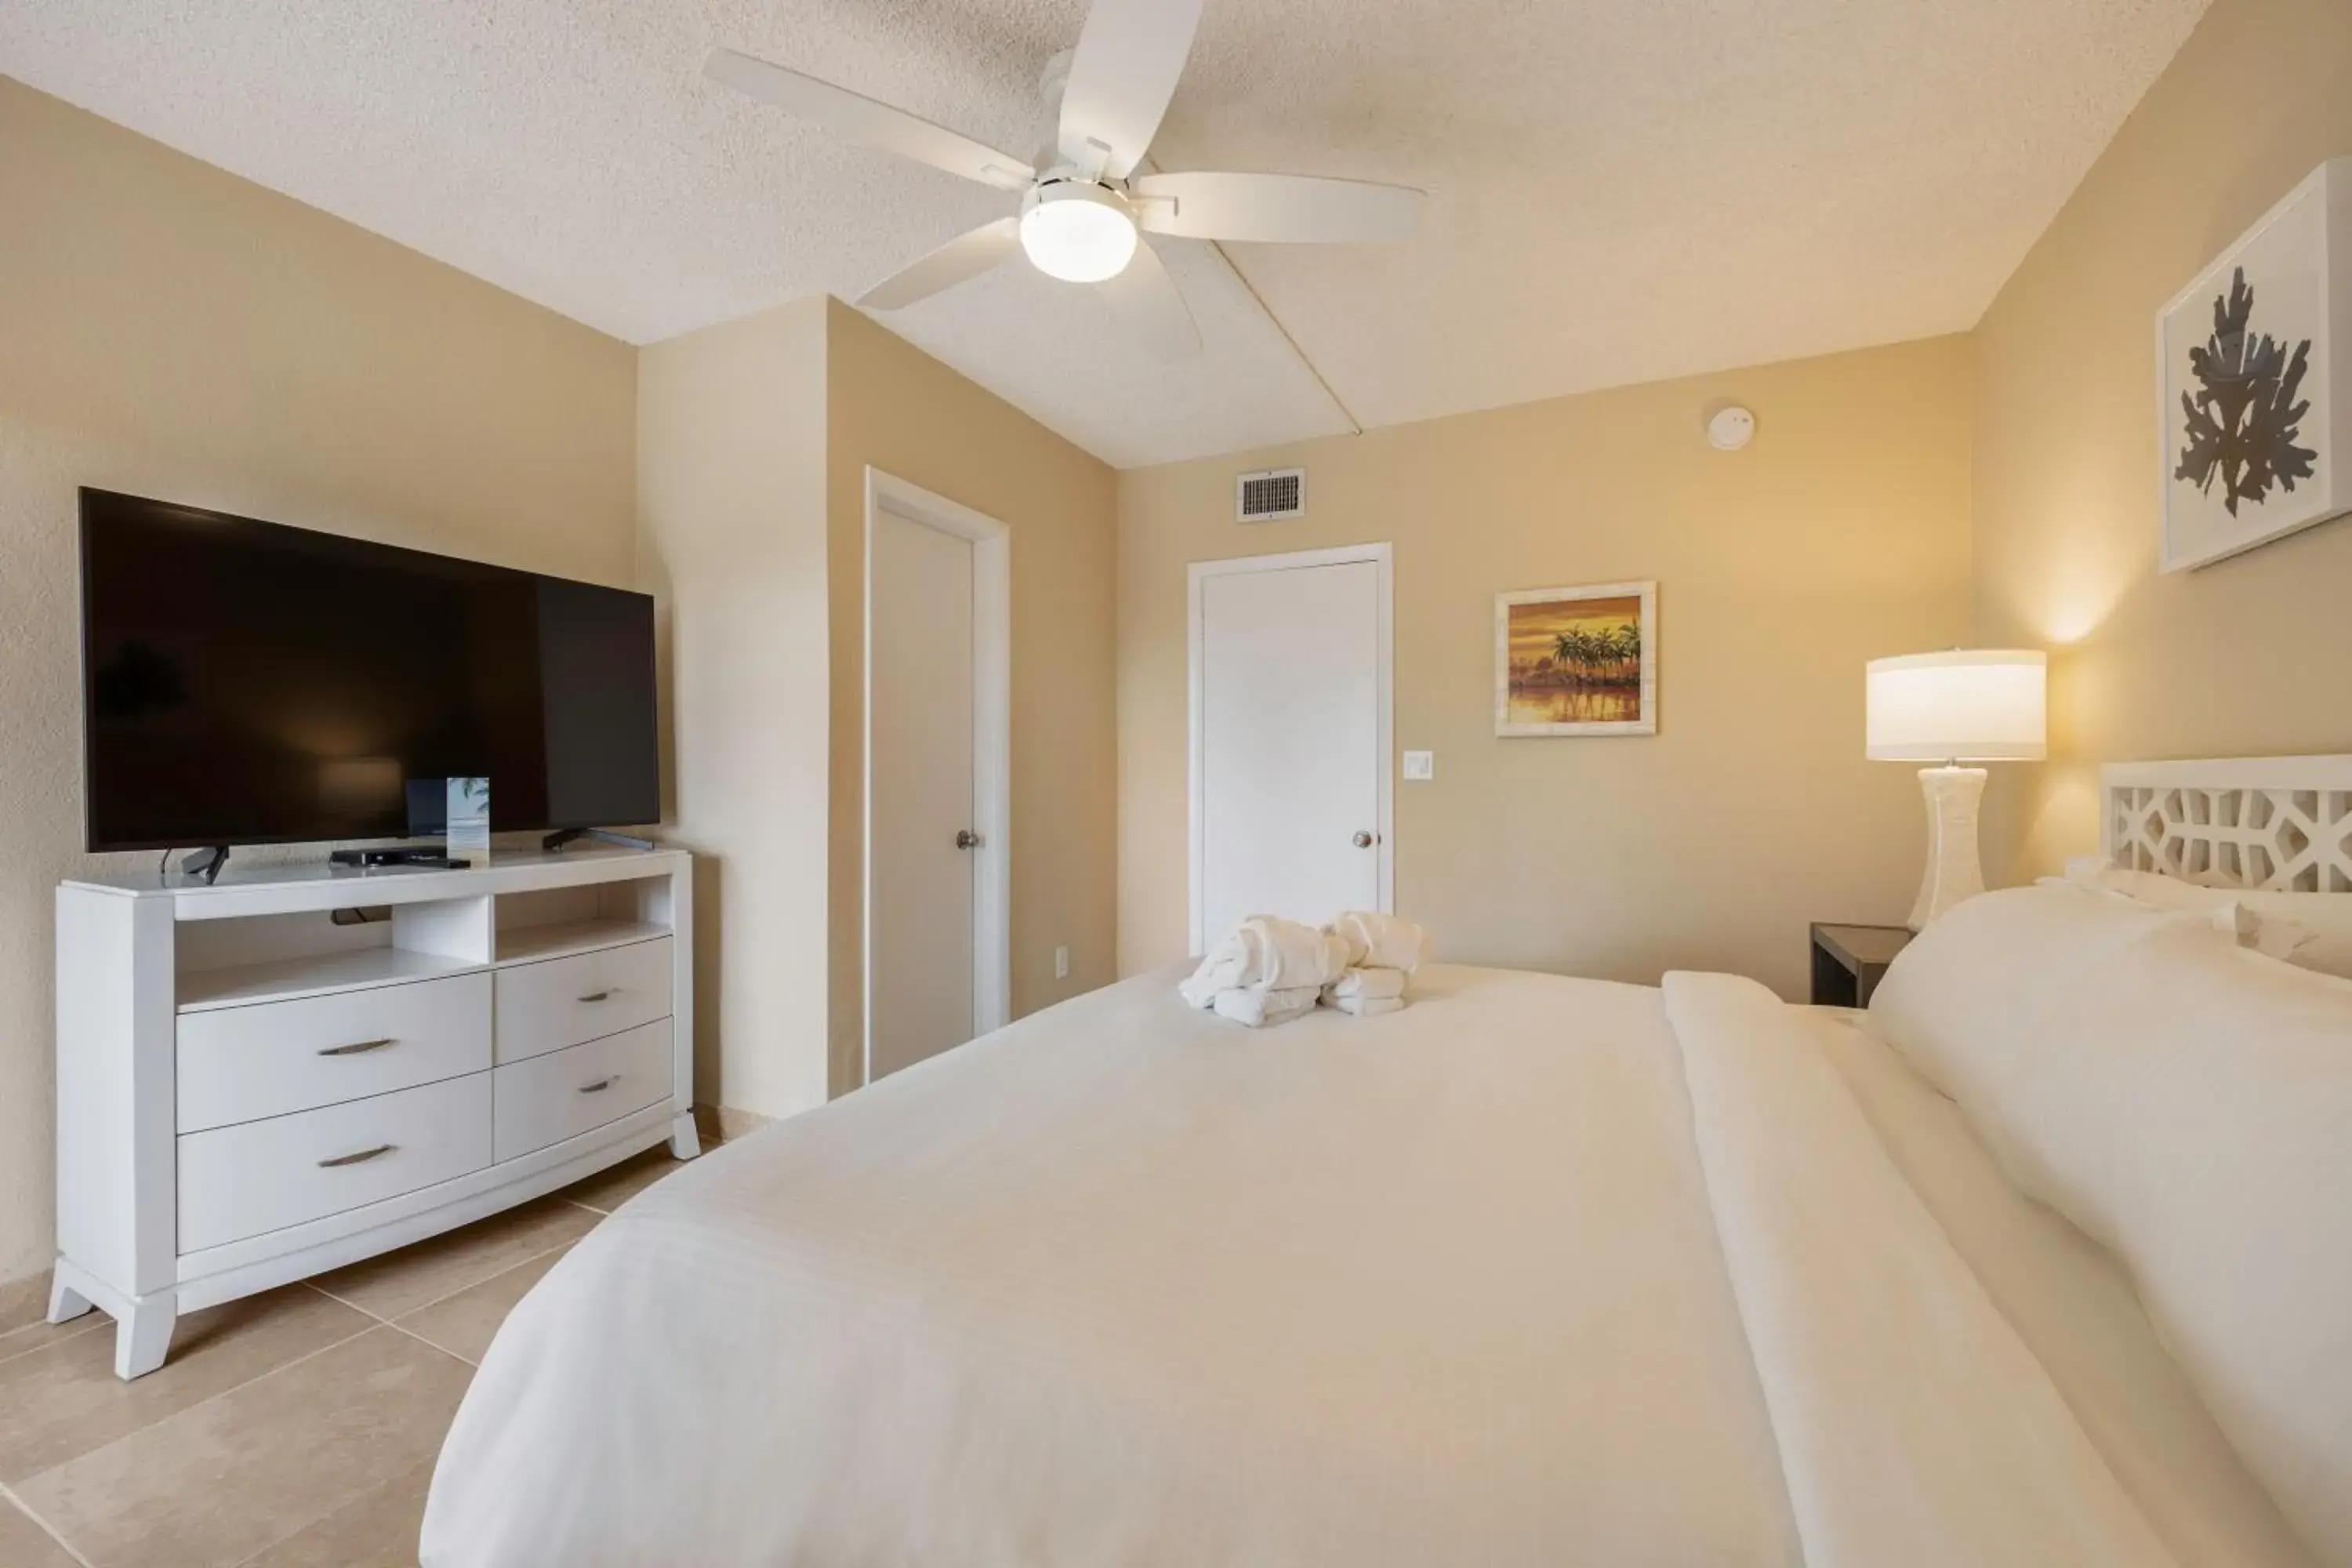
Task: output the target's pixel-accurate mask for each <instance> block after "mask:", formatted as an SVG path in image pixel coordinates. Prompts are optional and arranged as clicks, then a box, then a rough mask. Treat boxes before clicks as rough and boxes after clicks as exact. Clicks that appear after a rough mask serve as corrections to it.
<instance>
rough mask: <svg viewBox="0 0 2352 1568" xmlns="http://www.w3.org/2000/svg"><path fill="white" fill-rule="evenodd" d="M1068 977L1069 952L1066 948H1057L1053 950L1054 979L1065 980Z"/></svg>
mask: <svg viewBox="0 0 2352 1568" xmlns="http://www.w3.org/2000/svg"><path fill="white" fill-rule="evenodd" d="M1069 977H1070V950H1069V949H1068V948H1066V947H1057V948H1055V950H1054V978H1055V979H1056V980H1067V979H1068V978H1069Z"/></svg>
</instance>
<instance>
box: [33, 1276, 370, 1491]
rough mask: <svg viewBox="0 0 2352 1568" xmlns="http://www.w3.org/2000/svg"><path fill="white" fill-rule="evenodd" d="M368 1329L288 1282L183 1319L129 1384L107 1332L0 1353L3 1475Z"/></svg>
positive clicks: (107, 1439) (105, 1439)
mask: <svg viewBox="0 0 2352 1568" xmlns="http://www.w3.org/2000/svg"><path fill="white" fill-rule="evenodd" d="M107 1322H108V1326H109V1327H110V1326H111V1323H110V1320H108V1321H107ZM367 1327H368V1320H367V1318H366V1316H365V1315H364V1314H362V1313H359V1312H355V1311H353V1310H352V1309H351V1308H349V1307H346V1306H343V1305H342V1304H341V1303H340V1302H336V1301H330V1300H327V1299H326V1298H325V1297H324V1296H321V1295H320V1294H319V1293H318V1292H317V1291H315V1290H309V1289H304V1288H303V1287H301V1286H299V1285H290V1286H288V1287H287V1288H286V1289H282V1290H271V1291H268V1292H266V1293H264V1294H262V1295H259V1296H248V1297H247V1298H246V1299H245V1300H241V1301H231V1302H228V1303H226V1305H223V1306H218V1307H209V1308H206V1309H205V1310H203V1311H201V1312H193V1313H191V1314H189V1315H188V1316H187V1317H185V1318H183V1319H182V1320H181V1321H180V1323H179V1326H178V1328H177V1330H176V1331H174V1332H173V1336H172V1354H171V1359H170V1360H168V1361H166V1362H165V1363H163V1366H162V1367H161V1368H159V1369H158V1370H156V1371H154V1372H151V1373H148V1374H147V1375H146V1376H144V1377H142V1378H138V1379H136V1380H134V1381H132V1382H130V1383H125V1382H123V1381H122V1380H121V1379H120V1378H118V1377H116V1376H115V1375H114V1335H113V1334H112V1333H111V1332H107V1331H100V1332H89V1333H81V1334H76V1335H74V1336H72V1337H71V1338H69V1339H66V1340H63V1341H61V1342H58V1343H54V1344H50V1345H47V1346H44V1347H42V1348H41V1349H38V1350H36V1351H32V1352H28V1353H26V1354H24V1355H20V1356H15V1357H12V1358H10V1359H9V1360H7V1361H0V1481H6V1482H9V1483H12V1484H13V1483H14V1482H16V1480H18V1479H21V1478H23V1477H26V1476H29V1475H32V1474H34V1473H35V1472H37V1471H40V1470H46V1469H48V1468H51V1467H52V1466H55V1465H60V1464H63V1463H65V1462H66V1461H67V1460H68V1459H72V1458H76V1457H78V1456H79V1455H82V1454H87V1453H89V1451H90V1450H91V1449H93V1448H97V1447H102V1446H103V1445H105V1444H108V1443H111V1442H113V1441H114V1440H115V1439H117V1438H119V1437H121V1436H125V1435H126V1434H129V1433H131V1432H136V1431H138V1430H139V1429H140V1428H141V1427H142V1426H147V1425H148V1424H149V1423H151V1422H154V1421H160V1420H162V1419H163V1418H164V1417H165V1416H168V1415H172V1414H173V1413H174V1412H175V1411H181V1410H185V1409H186V1408H187V1407H188V1406H190V1405H194V1404H197V1403H198V1402H200V1401H202V1400H205V1399H209V1398H211V1397H212V1396H213V1395H214V1394H219V1393H220V1392H222V1391H223V1390H224V1389H229V1388H234V1387H236V1385H237V1384H240V1383H245V1382H247V1381H248V1380H250V1379H252V1378H257V1377H259V1376H260V1375H261V1374H262V1373H266V1372H268V1371H270V1370H271V1369H273V1368H276V1367H281V1366H284V1365H285V1364H286V1363H288V1362H290V1361H293V1360H295V1359H296V1358H298V1357H300V1356H306V1355H309V1354H310V1352H312V1351H316V1350H322V1349H324V1348H325V1347H326V1346H328V1345H331V1344H333V1343H334V1342H336V1341H338V1340H344V1339H349V1338H351V1337H352V1335H354V1334H357V1333H361V1332H362V1331H365V1330H366V1329H367Z"/></svg>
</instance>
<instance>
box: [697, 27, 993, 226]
mask: <svg viewBox="0 0 2352 1568" xmlns="http://www.w3.org/2000/svg"><path fill="white" fill-rule="evenodd" d="M702 73H703V75H705V76H707V77H709V79H711V80H713V81H715V82H720V83H723V84H724V85H726V86H728V87H731V88H733V89H735V90H736V91H738V92H741V93H748V94H750V95H751V97H753V98H756V99H758V100H761V102H763V103H772V104H774V105H775V106H776V107H777V108H779V109H782V110H788V111H790V112H791V113H793V114H797V115H799V116H800V117H801V118H802V119H803V120H807V121H814V122H815V123H816V124H819V125H822V126H824V128H825V129H826V130H828V131H830V132H833V133H834V134H835V135H836V136H840V137H844V138H845V139H847V140H849V141H852V142H865V143H866V145H867V146H869V147H879V148H881V149H882V150H883V151H884V152H886V153H898V156H900V157H901V158H912V159H913V160H915V162H917V163H929V165H930V166H931V167H932V168H934V169H944V170H946V171H947V172H948V173H949V174H961V175H962V176H963V177H964V178H965V179H967V180H978V181H979V182H980V183H981V184H983V185H994V186H995V187H996V188H997V189H998V190H1001V191H1024V190H1027V189H1028V188H1029V186H1030V184H1032V183H1033V182H1034V180H1035V178H1036V175H1035V173H1034V171H1033V170H1032V169H1031V168H1030V167H1029V161H1028V160H1027V159H1026V158H1016V157H1014V156H1013V154H1012V153H1000V152H998V151H997V150H996V149H995V148H993V147H990V146H986V145H983V144H982V143H981V142H975V141H973V140H972V139H971V137H969V136H965V135H962V134H961V133H959V132H953V131H950V130H949V129H948V128H947V127H945V126H943V125H934V124H932V123H931V122H930V121H928V120H924V119H920V118H919V117H917V116H915V115H912V114H909V113H908V112H907V111H906V110H903V109H893V108H891V107H890V106H889V105H888V104H887V103H877V101H875V100H873V99H870V98H867V97H865V96H864V95H863V94H860V93H855V92H852V91H850V90H849V89H847V88H845V87H835V86H834V85H833V84H832V83H831V82H828V81H819V80H817V79H816V78H814V77H813V76H803V75H802V74H801V73H800V72H798V71H796V70H787V69H785V68H783V67H782V66H777V65H770V64H769V63H768V62H767V61H765V60H760V59H753V58H751V56H750V55H745V54H738V53H736V52H735V51H734V50H733V49H713V50H711V51H710V58H709V60H707V61H705V62H704V63H703V67H702Z"/></svg>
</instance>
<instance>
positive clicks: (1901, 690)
mask: <svg viewBox="0 0 2352 1568" xmlns="http://www.w3.org/2000/svg"><path fill="white" fill-rule="evenodd" d="M1867 697H1868V701H1867V708H1868V720H1867V723H1866V728H1867V731H1868V737H1867V741H1866V744H1865V749H1866V751H1867V752H1868V754H1869V756H1870V757H1871V758H1872V760H1874V761H1875V762H1882V763H1936V764H1939V765H1937V766H1932V767H1925V768H1921V769H1920V770H1919V784H1920V787H1921V788H1922V789H1923V790H1925V791H1926V792H1927V879H1926V880H1925V881H1923V882H1921V883H1920V885H1919V901H1918V902H1917V903H1916V904H1914V905H1913V906H1912V907H1911V919H1910V921H1909V922H1908V923H1909V925H1910V927H1911V929H1912V930H1913V931H1918V930H1920V929H1922V928H1923V927H1925V926H1926V925H1927V923H1928V922H1929V921H1933V920H1935V919H1936V918H1937V916H1938V915H1941V914H1942V913H1943V912H1944V911H1945V910H1948V909H1950V908H1951V907H1952V906H1953V905H1954V904H1957V903H1958V902H1959V901H1960V900H1963V899H1969V898H1973V897H1975V896H1976V895H1977V894H1979V893H1981V892H1983V891H1984V885H1985V884H1984V868H1983V866H1982V864H1981V863H1980V862H1979V858H1978V855H1977V805H1978V803H1979V801H1980V800H1981V799H1983V797H1984V785H1985V770H1984V769H1982V768H1969V767H1962V766H1960V764H1961V763H1979V762H1981V763H2015V762H2038V761H2040V760H2041V758H2042V756H2043V755H2044V754H2045V752H2046V748H2047V745H2048V721H2047V714H2048V671H2047V660H2046V659H2045V658H2044V657H2043V656H2042V655H2041V654H2039V653H2035V652H2032V651H2031V650H2026V649H2017V648H1954V649H1952V650H1951V651H1950V652H1948V653H1912V654H1905V655H1902V656H1901V657H1899V658H1874V659H1872V660H1871V661H1870V668H1869V675H1868V686H1867Z"/></svg>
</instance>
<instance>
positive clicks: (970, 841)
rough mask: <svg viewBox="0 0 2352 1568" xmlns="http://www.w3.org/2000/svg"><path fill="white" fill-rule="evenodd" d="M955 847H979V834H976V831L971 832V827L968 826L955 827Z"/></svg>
mask: <svg viewBox="0 0 2352 1568" xmlns="http://www.w3.org/2000/svg"><path fill="white" fill-rule="evenodd" d="M956 847H957V848H959V849H977V848H979V847H980V835H979V834H977V833H974V832H973V831H972V830H971V828H969V827H959V828H957V829H956Z"/></svg>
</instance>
